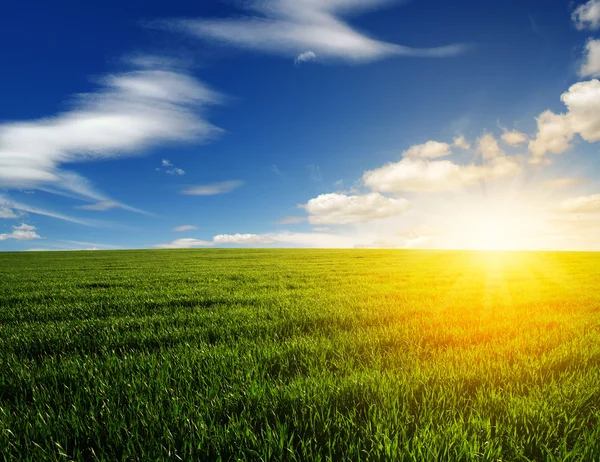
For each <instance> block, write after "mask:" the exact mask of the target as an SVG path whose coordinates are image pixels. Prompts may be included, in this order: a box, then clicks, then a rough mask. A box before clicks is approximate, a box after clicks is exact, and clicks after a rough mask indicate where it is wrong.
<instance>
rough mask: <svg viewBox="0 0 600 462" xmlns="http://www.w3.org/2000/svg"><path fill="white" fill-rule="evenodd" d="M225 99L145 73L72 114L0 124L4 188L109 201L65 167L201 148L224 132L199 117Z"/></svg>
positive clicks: (112, 84)
mask: <svg viewBox="0 0 600 462" xmlns="http://www.w3.org/2000/svg"><path fill="white" fill-rule="evenodd" d="M219 101H220V97H219V96H218V95H217V94H216V93H214V92H213V91H211V90H210V89H208V88H207V87H206V86H204V85H203V84H201V83H200V82H199V81H197V80H196V79H194V78H193V77H191V76H189V75H187V74H184V73H182V72H180V71H170V70H164V69H160V70H152V69H142V70H137V71H132V72H126V73H122V74H117V75H110V76H108V77H105V78H104V79H102V80H101V87H100V88H99V89H98V90H97V91H96V92H94V93H88V94H84V95H79V96H78V97H77V98H76V100H75V103H74V104H73V105H72V109H70V110H68V111H67V112H64V113H62V114H58V115H55V116H53V117H47V118H43V119H40V120H34V121H22V122H12V123H4V124H1V125H0V187H3V188H32V189H33V188H38V189H44V188H48V187H50V186H51V187H54V188H57V189H60V190H63V191H69V192H71V193H74V194H76V195H78V196H83V197H86V198H91V199H94V200H98V201H107V200H109V199H108V198H107V197H106V196H105V195H103V194H102V193H100V192H98V191H96V190H95V189H94V188H93V187H92V185H90V184H89V182H88V181H87V180H86V179H84V178H82V177H80V176H79V175H77V174H76V173H74V172H70V171H66V170H62V169H61V166H62V165H63V164H74V163H78V162H84V161H92V160H98V159H111V158H118V157H122V156H126V155H133V154H140V153H143V151H144V149H145V148H147V147H149V146H153V145H157V144H161V143H165V142H180V141H192V140H193V141H199V140H203V139H207V138H209V137H212V136H214V135H215V134H216V133H218V132H219V130H218V129H217V128H216V127H214V126H213V125H211V124H210V123H208V122H207V121H206V120H205V119H204V118H202V117H201V116H200V115H198V110H199V109H201V108H203V107H204V106H206V105H209V104H216V103H218V102H219Z"/></svg>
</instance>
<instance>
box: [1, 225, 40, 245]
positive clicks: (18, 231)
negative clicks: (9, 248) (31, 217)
mask: <svg viewBox="0 0 600 462" xmlns="http://www.w3.org/2000/svg"><path fill="white" fill-rule="evenodd" d="M12 228H13V231H12V233H4V234H0V241H6V240H7V239H15V240H17V241H30V240H32V239H41V237H40V236H38V234H37V233H36V232H35V229H36V228H35V226H31V225H28V224H25V223H21V224H20V225H18V226H13V227H12Z"/></svg>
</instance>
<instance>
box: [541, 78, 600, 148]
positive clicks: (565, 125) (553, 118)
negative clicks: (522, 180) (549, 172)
mask: <svg viewBox="0 0 600 462" xmlns="http://www.w3.org/2000/svg"><path fill="white" fill-rule="evenodd" d="M561 100H562V102H563V103H564V104H565V105H566V106H567V109H568V111H567V112H566V113H565V114H554V113H553V112H551V111H545V112H543V113H542V114H541V115H540V116H539V117H538V119H537V122H538V133H537V135H536V138H535V139H534V140H533V141H531V142H530V143H529V150H530V151H531V152H532V154H533V155H534V157H537V158H538V159H539V158H541V157H543V156H544V155H545V154H546V153H548V152H552V153H554V154H561V153H562V152H564V151H566V150H567V149H569V148H570V146H571V145H570V143H571V141H572V140H573V137H574V136H575V135H576V134H579V135H580V136H581V137H582V138H583V139H584V140H585V141H587V142H590V143H591V142H595V141H598V140H600V81H598V80H597V79H593V80H589V81H586V82H579V83H576V84H574V85H572V86H571V87H570V88H569V90H568V91H566V92H565V93H563V94H562V96H561ZM534 160H535V159H534Z"/></svg>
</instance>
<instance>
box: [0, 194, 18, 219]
mask: <svg viewBox="0 0 600 462" xmlns="http://www.w3.org/2000/svg"><path fill="white" fill-rule="evenodd" d="M0 200H1V198H0ZM18 217H19V216H18V215H17V214H16V213H15V212H14V211H13V210H11V209H10V208H8V207H7V206H5V205H0V218H18Z"/></svg>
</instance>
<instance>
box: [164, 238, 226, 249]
mask: <svg viewBox="0 0 600 462" xmlns="http://www.w3.org/2000/svg"><path fill="white" fill-rule="evenodd" d="M213 245H215V244H214V242H211V241H201V240H199V239H193V238H182V239H175V240H174V241H171V242H168V243H166V244H156V245H155V246H154V247H156V248H158V249H190V248H192V247H211V246H213Z"/></svg>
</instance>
